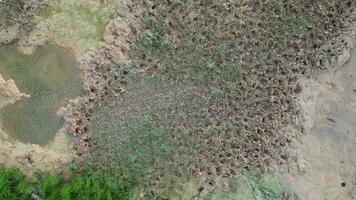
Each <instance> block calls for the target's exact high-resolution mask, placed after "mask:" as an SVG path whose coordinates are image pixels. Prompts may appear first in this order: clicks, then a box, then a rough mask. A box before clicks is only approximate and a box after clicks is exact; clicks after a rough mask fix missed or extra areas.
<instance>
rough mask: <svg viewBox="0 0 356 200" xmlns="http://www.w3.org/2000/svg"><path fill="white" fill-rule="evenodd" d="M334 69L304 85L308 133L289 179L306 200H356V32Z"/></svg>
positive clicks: (296, 151)
mask: <svg viewBox="0 0 356 200" xmlns="http://www.w3.org/2000/svg"><path fill="white" fill-rule="evenodd" d="M353 29H354V30H353V34H351V39H350V41H346V42H347V43H348V44H349V46H348V48H346V50H345V51H344V52H343V54H342V55H341V56H340V57H339V61H338V62H337V63H336V64H335V65H331V66H329V68H328V69H326V70H325V71H323V72H321V74H320V75H319V77H318V78H317V79H316V80H315V79H303V80H302V81H301V84H302V88H303V92H302V94H301V96H300V99H299V100H300V105H301V110H302V116H303V118H304V120H303V126H304V128H305V135H304V136H303V137H302V138H301V141H299V142H294V143H293V145H292V151H293V153H294V154H295V155H296V157H297V159H296V160H297V164H296V166H295V168H294V170H292V171H291V172H290V173H289V175H287V176H286V177H287V180H288V182H289V183H290V187H291V189H292V190H293V191H294V192H295V193H296V194H297V195H298V196H299V197H300V198H301V199H305V200H321V199H323V200H336V199H340V200H341V199H343V200H346V199H355V198H356V192H355V191H356V167H355V163H356V156H355V155H356V132H355V131H356V46H355V45H356V34H355V33H356V29H355V28H353Z"/></svg>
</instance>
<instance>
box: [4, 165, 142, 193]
mask: <svg viewBox="0 0 356 200" xmlns="http://www.w3.org/2000/svg"><path fill="white" fill-rule="evenodd" d="M136 187H137V182H136V181H134V180H133V179H131V180H127V179H126V180H123V179H119V178H117V177H115V176H113V175H112V174H109V173H106V172H102V171H96V172H74V173H73V174H72V176H71V177H70V179H68V180H65V179H64V177H63V176H61V175H52V174H49V173H39V172H37V173H35V174H33V175H32V177H30V178H27V177H25V176H24V175H22V173H21V172H20V171H19V170H18V169H5V168H0V200H28V199H46V200H57V199H63V200H89V199H90V200H128V199H132V198H133V197H134V196H135V195H137V189H136Z"/></svg>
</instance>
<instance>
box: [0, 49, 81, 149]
mask: <svg viewBox="0 0 356 200" xmlns="http://www.w3.org/2000/svg"><path fill="white" fill-rule="evenodd" d="M0 73H1V74H2V75H3V76H4V78H5V79H6V80H7V79H13V80H14V81H15V83H16V85H17V87H18V88H19V90H20V91H21V92H22V93H25V94H29V95H30V97H29V98H26V97H23V98H22V99H21V100H19V101H17V102H16V103H14V104H11V105H7V106H6V107H4V108H3V109H2V110H1V111H0V120H1V124H2V129H3V130H4V131H5V132H6V133H8V134H9V136H10V138H11V139H18V140H20V141H21V142H24V143H34V144H40V145H46V144H48V143H49V142H50V141H51V140H52V139H53V138H54V136H55V134H56V132H57V131H58V130H59V129H60V128H61V127H62V126H63V123H64V120H63V119H62V118H61V117H59V116H58V115H57V114H56V112H57V111H58V110H59V108H60V107H62V106H65V105H66V104H67V103H68V100H69V99H74V98H76V97H77V96H80V95H82V94H83V89H82V84H81V80H80V74H79V70H78V68H77V67H76V62H75V58H74V57H73V56H72V55H71V54H70V53H69V52H68V51H67V50H66V49H63V48H60V47H57V46H55V45H50V44H46V45H44V46H42V47H39V48H38V49H37V51H36V52H35V53H34V54H33V55H31V56H27V55H23V54H21V53H20V52H18V51H17V48H16V46H15V45H8V46H2V47H0Z"/></svg>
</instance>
